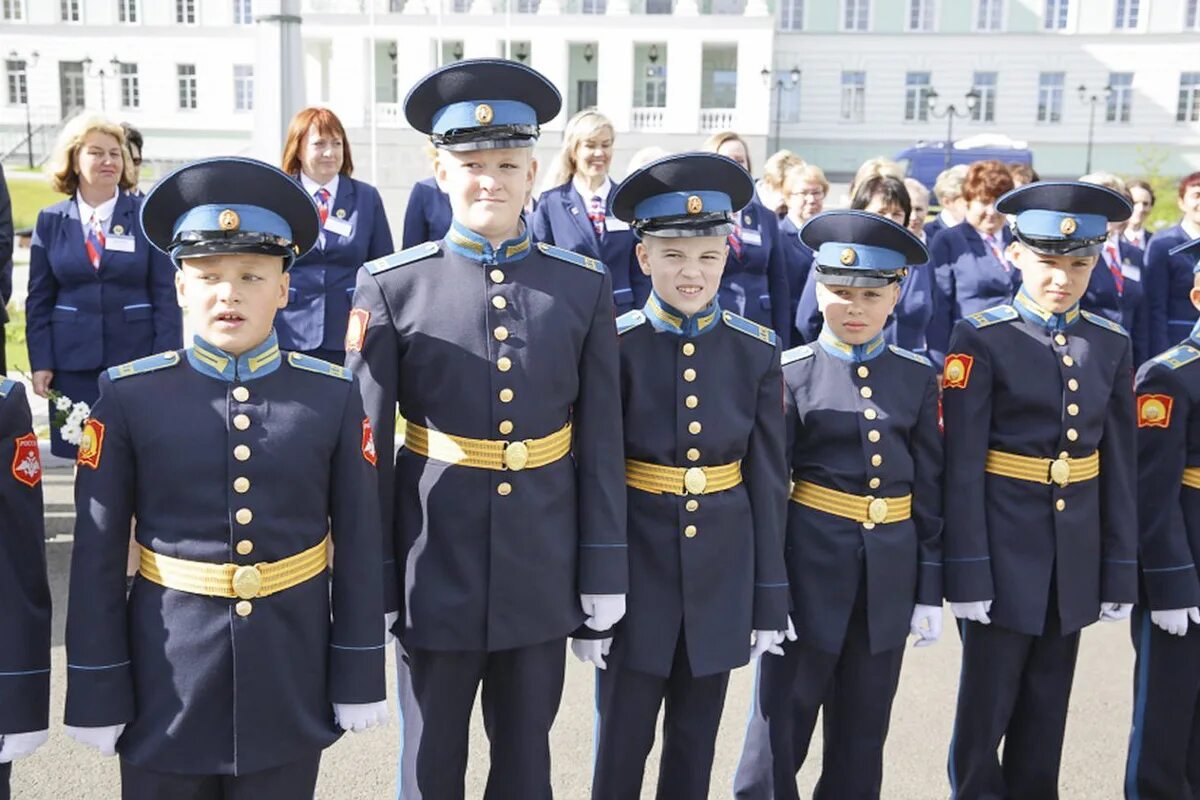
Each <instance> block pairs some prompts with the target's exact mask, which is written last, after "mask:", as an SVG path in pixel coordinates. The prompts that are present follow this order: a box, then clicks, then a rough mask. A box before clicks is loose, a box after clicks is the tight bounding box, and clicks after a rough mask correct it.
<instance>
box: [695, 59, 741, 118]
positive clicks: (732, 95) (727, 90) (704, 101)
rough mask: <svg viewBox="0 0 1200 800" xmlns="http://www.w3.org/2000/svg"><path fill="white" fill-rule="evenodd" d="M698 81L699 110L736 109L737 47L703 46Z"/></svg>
mask: <svg viewBox="0 0 1200 800" xmlns="http://www.w3.org/2000/svg"><path fill="white" fill-rule="evenodd" d="M700 81H701V83H700V107H701V108H737V46H736V45H723V44H716V45H708V44H706V45H704V51H703V55H702V56H701V59H700Z"/></svg>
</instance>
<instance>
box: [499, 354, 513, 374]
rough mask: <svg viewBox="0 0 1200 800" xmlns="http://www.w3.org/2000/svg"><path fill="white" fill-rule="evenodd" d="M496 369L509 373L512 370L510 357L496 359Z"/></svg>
mask: <svg viewBox="0 0 1200 800" xmlns="http://www.w3.org/2000/svg"><path fill="white" fill-rule="evenodd" d="M496 369H498V370H500V371H501V372H508V371H509V370H510V369H512V359H511V358H509V357H508V356H500V357H499V358H497V359H496Z"/></svg>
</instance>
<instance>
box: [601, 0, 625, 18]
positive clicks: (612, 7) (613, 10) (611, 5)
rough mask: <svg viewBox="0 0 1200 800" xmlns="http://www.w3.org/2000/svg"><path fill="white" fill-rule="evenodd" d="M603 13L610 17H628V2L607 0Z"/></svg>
mask: <svg viewBox="0 0 1200 800" xmlns="http://www.w3.org/2000/svg"><path fill="white" fill-rule="evenodd" d="M604 11H605V13H606V14H607V15H608V16H610V17H627V16H629V0H608V5H607V6H606V7H605V9H604Z"/></svg>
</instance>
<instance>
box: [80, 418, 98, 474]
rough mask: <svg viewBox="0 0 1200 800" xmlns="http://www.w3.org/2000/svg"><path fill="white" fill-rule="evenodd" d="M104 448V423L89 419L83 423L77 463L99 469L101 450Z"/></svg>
mask: <svg viewBox="0 0 1200 800" xmlns="http://www.w3.org/2000/svg"><path fill="white" fill-rule="evenodd" d="M103 449H104V423H103V422H100V421H99V420H95V419H89V420H88V421H87V422H85V423H84V424H83V435H82V436H80V437H79V454H78V455H77V456H76V458H75V463H76V464H78V465H79V466H81V467H91V468H92V469H99V467H100V452H101V451H102V450H103Z"/></svg>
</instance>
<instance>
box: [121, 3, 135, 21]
mask: <svg viewBox="0 0 1200 800" xmlns="http://www.w3.org/2000/svg"><path fill="white" fill-rule="evenodd" d="M137 21H138V0H117V22H125V23H129V24H132V23H135V22H137Z"/></svg>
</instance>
